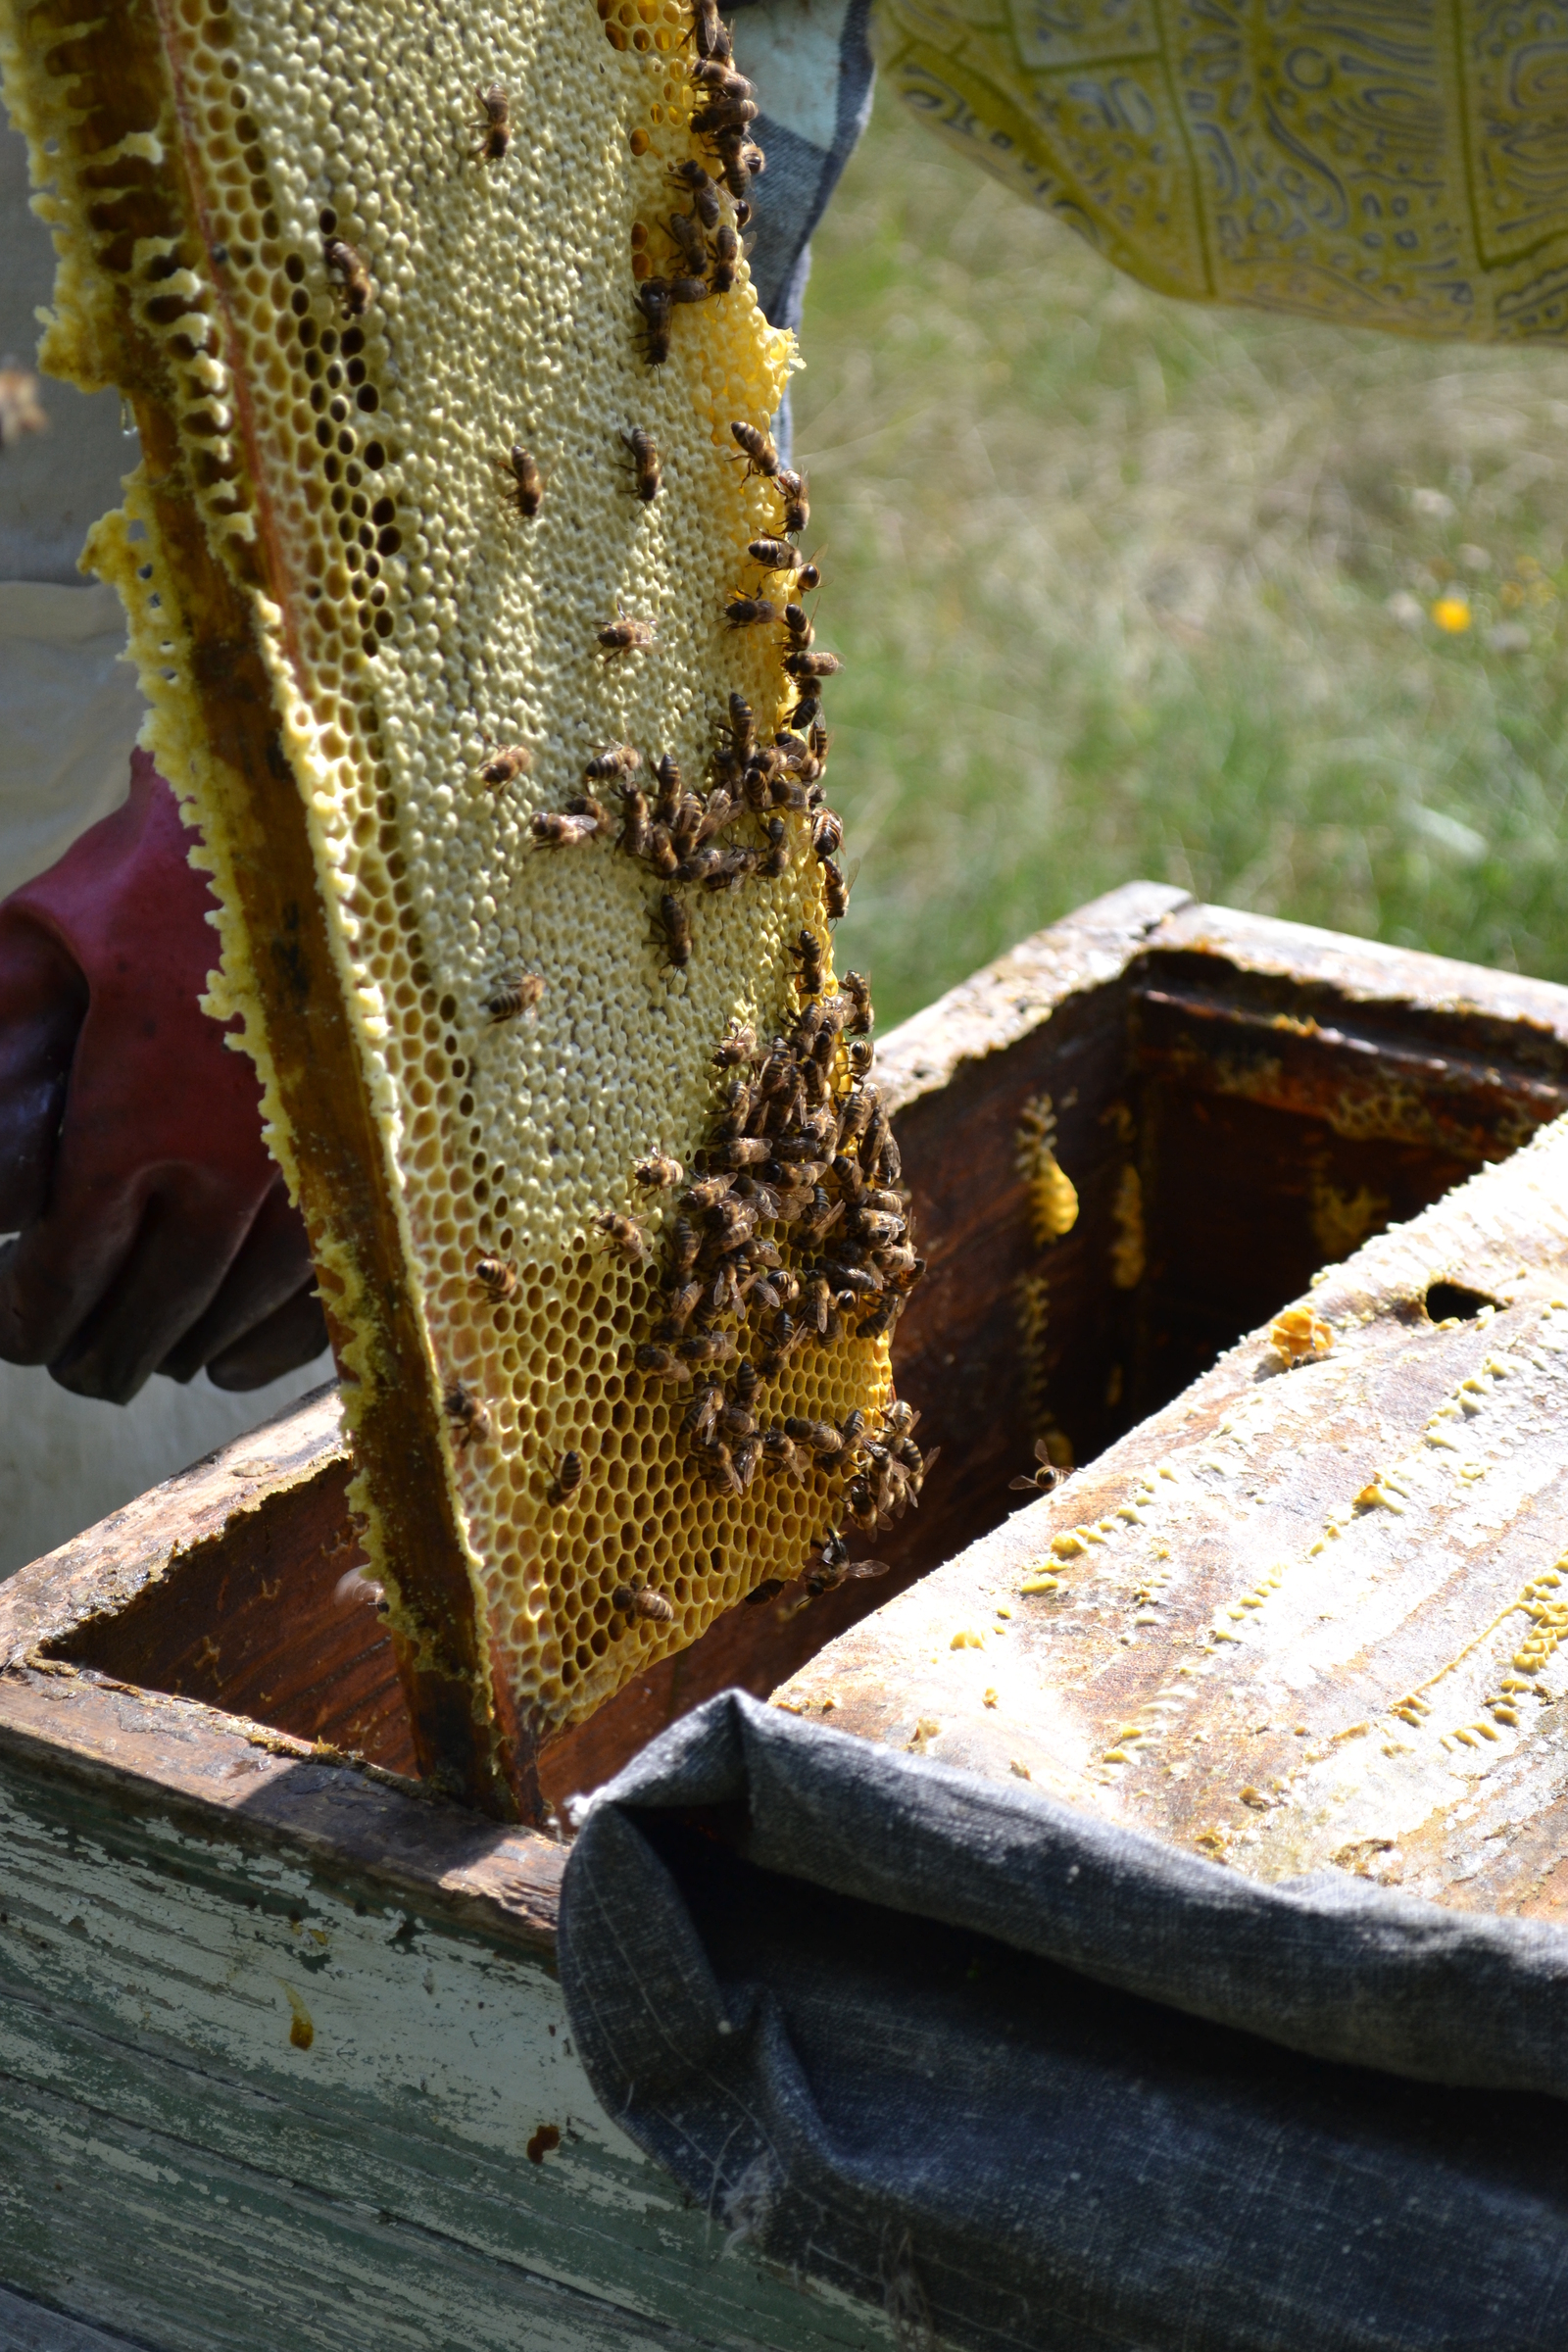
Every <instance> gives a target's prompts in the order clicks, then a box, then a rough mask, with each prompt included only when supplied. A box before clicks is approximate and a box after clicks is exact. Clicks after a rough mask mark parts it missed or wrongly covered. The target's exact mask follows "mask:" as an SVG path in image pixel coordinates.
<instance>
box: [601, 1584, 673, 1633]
mask: <svg viewBox="0 0 1568 2352" xmlns="http://www.w3.org/2000/svg"><path fill="white" fill-rule="evenodd" d="M610 1605H611V1607H612V1608H613V1609H618V1610H619V1611H620V1613H621V1615H622V1616H623V1617H640V1618H641V1619H642V1620H643V1622H644V1624H645V1625H669V1624H671V1623H673V1621H674V1616H675V1610H674V1606H673V1604H672V1603H671V1602H669V1601H667V1600H666V1599H665V1598H664V1595H663V1594H662V1593H654V1592H651V1591H650V1590H649V1588H648V1586H647V1585H644V1584H635V1585H617V1586H616V1587H615V1590H614V1591H613V1593H612V1594H611V1595H610Z"/></svg>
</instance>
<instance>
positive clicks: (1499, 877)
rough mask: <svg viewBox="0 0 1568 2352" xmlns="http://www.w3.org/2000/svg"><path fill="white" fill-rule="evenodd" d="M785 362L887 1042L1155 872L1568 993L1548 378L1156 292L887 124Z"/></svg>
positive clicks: (915, 127) (1550, 370) (880, 114)
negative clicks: (1512, 972)
mask: <svg viewBox="0 0 1568 2352" xmlns="http://www.w3.org/2000/svg"><path fill="white" fill-rule="evenodd" d="M802 341H803V347H804V350H805V353H806V357H807V361H808V367H807V368H806V370H805V372H804V373H802V374H800V375H798V376H797V377H796V378H795V385H794V401H795V417H796V439H797V448H798V451H799V458H798V462H799V463H803V464H805V465H807V466H809V469H810V475H811V494H812V518H811V531H810V533H809V542H810V543H815V544H817V545H819V546H820V548H821V550H822V564H823V571H824V578H825V582H826V586H825V590H824V593H823V596H822V599H821V607H820V611H819V613H818V615H817V618H818V628H819V642H821V643H822V644H825V645H831V646H833V647H834V648H836V649H837V650H838V651H840V652H842V653H843V655H844V656H845V660H846V664H847V667H846V674H845V675H844V676H843V677H842V678H840V679H838V680H837V681H836V682H835V684H834V686H833V687H832V689H831V690H830V695H829V718H830V721H831V724H832V726H833V730H834V756H833V765H832V794H831V797H832V799H833V801H834V803H835V805H836V806H837V807H838V808H840V809H842V811H843V813H844V816H845V820H846V827H847V834H848V842H849V851H850V860H851V865H852V869H853V867H854V864H855V861H856V860H857V859H858V860H859V871H858V878H857V881H856V887H855V892H854V901H853V905H852V907H851V910H850V914H849V916H848V918H847V920H846V921H845V922H844V923H843V925H842V926H841V928H840V934H839V942H840V944H839V950H838V962H839V965H840V968H843V967H844V966H846V965H854V964H860V965H864V966H868V967H869V968H870V970H871V972H872V974H873V977H874V979H875V982H876V993H877V1010H878V1016H879V1019H880V1021H881V1022H882V1023H883V1025H887V1024H889V1023H891V1022H892V1021H894V1020H897V1019H899V1018H901V1017H902V1016H903V1015H904V1014H905V1013H907V1012H909V1011H912V1010H914V1009H915V1008H916V1007H917V1006H919V1005H923V1004H926V1003H928V1002H929V1001H930V999H931V998H932V997H934V996H936V995H937V994H938V993H939V992H940V991H941V990H942V989H944V988H946V987H948V986H950V985H951V984H952V983H953V982H954V981H955V980H957V979H960V978H961V977H962V976H963V975H964V973H966V972H968V971H970V970H972V969H973V968H974V967H975V966H976V965H977V964H980V963H982V962H984V961H985V960H986V959H987V958H988V957H989V956H993V955H995V954H997V953H998V952H999V951H1000V950H1002V949H1003V948H1005V947H1006V946H1008V945H1010V944H1011V942H1012V941H1013V940H1015V939H1017V938H1020V937H1022V936H1023V935H1024V934H1026V933H1027V932H1029V931H1031V930H1034V929H1036V928H1038V926H1039V925H1040V924H1042V923H1044V922H1047V921H1049V920H1051V919H1052V918H1053V917H1054V916H1055V915H1057V914H1060V913H1063V912H1064V911H1065V910H1066V909H1067V908H1069V907H1074V906H1076V905H1078V904H1079V903H1080V902H1082V901H1083V900H1085V899H1088V898H1092V897H1093V896H1095V895H1096V894H1097V893H1098V892H1100V891H1103V890H1107V889H1110V888H1112V887H1113V886H1114V885H1115V884H1117V883H1119V882H1122V881H1126V880H1129V879H1130V878H1132V877H1133V876H1135V875H1146V876H1150V877H1152V878H1153V879H1155V880H1162V881H1169V882H1174V883H1179V884H1181V885H1183V886H1184V887H1185V888H1187V889H1190V890H1192V891H1194V892H1196V893H1198V894H1199V895H1200V896H1202V897H1205V898H1210V899H1215V900H1220V901H1223V902H1225V903H1227V904H1229V905H1232V906H1238V907H1251V908H1255V909H1257V910H1259V911H1262V912H1267V913H1275V914H1283V915H1289V916H1293V917H1295V918H1297V919H1298V920H1300V921H1304V922H1313V923H1322V924H1327V925H1330V926H1332V927H1333V928H1335V929H1338V930H1344V931H1354V932H1362V933H1368V934H1374V935H1376V936H1377V937H1379V938H1382V939H1386V940H1391V941H1394V942H1396V943H1397V944H1399V945H1401V946H1413V947H1426V948H1433V949H1436V950H1439V951H1440V952H1442V953H1444V954H1446V955H1453V956H1467V957H1470V958H1472V959H1474V960H1476V961H1479V962H1484V963H1491V964H1498V965H1503V966H1508V967H1512V968H1517V969H1519V970H1522V971H1529V972H1535V973H1539V974H1543V975H1544V976H1546V977H1548V978H1552V979H1559V980H1568V882H1565V878H1564V877H1563V876H1562V874H1561V873H1560V870H1559V868H1560V850H1559V843H1560V840H1561V837H1562V833H1563V818H1564V800H1565V795H1568V751H1565V747H1564V733H1565V726H1564V721H1565V718H1568V709H1565V705H1568V693H1565V686H1564V667H1563V662H1562V660H1561V647H1562V635H1563V618H1562V614H1563V606H1562V603H1561V601H1560V598H1559V590H1564V591H1568V562H1565V530H1568V353H1562V352H1555V351H1544V350H1542V351H1529V350H1525V351H1504V350H1498V351H1489V350H1477V349H1471V348H1469V347H1467V346H1462V345H1456V344H1446V345H1435V344H1420V343H1411V342H1405V341H1402V340H1399V339H1397V338H1393V337H1386V336H1378V335H1371V334H1367V333H1365V332H1363V331H1360V330H1354V331H1349V330H1339V329H1334V328H1329V327H1323V326H1316V325H1311V324H1308V323H1307V322H1305V321H1302V320H1296V319H1271V318H1268V317H1265V316H1263V315H1261V314H1249V313H1244V312H1233V311H1226V310H1218V309H1205V308H1198V307H1194V306H1189V305H1184V304H1180V303H1175V302H1171V301H1169V300H1167V299H1165V298H1163V297H1161V296H1158V295H1154V294H1149V293H1146V292H1144V290H1143V289H1142V288H1141V287H1138V286H1136V285H1134V284H1133V283H1132V282H1131V281H1130V280H1128V279H1126V278H1123V277H1121V276H1119V275H1118V274H1117V273H1116V272H1115V271H1113V270H1111V269H1110V268H1109V266H1108V265H1107V264H1105V263H1103V262H1102V261H1101V260H1100V259H1099V258H1098V257H1097V256H1096V255H1095V254H1094V253H1093V252H1092V251H1091V250H1090V249H1089V248H1088V247H1087V246H1085V245H1084V244H1083V243H1082V242H1081V241H1080V240H1079V239H1078V238H1077V237H1075V236H1074V235H1073V234H1072V232H1071V231H1069V230H1067V229H1065V228H1062V227H1060V226H1058V225H1057V224H1056V223H1055V222H1054V221H1051V220H1049V219H1048V218H1046V217H1045V216H1044V215H1042V214H1040V213H1037V212H1035V211H1033V210H1031V209H1029V208H1028V207H1026V206H1025V205H1023V204H1022V203H1021V202H1019V201H1018V200H1017V199H1016V198H1015V197H1013V196H1012V195H1011V194H1010V193H1009V192H1008V191H1007V190H1005V188H1003V187H1002V186H1000V185H999V184H998V183H996V182H995V181H993V180H991V179H989V178H987V177H986V176H984V175H983V174H981V173H979V172H976V171H975V169H974V168H973V166H972V165H969V164H968V163H966V162H965V160H964V159H963V158H962V157H960V156H956V155H953V154H950V153H949V152H948V150H946V149H945V148H944V147H943V146H942V145H941V144H940V143H939V142H938V141H937V140H936V139H935V138H934V137H933V136H932V135H931V133H930V132H929V131H927V130H925V129H923V128H922V127H921V126H920V125H919V124H917V123H913V122H910V121H908V120H907V119H906V118H905V117H904V116H903V114H902V111H901V110H899V109H898V108H897V106H896V104H895V102H894V101H892V100H891V99H879V100H878V104H877V108H876V113H875V117H874V120H873V122H872V124H871V127H870V130H869V131H868V133H867V135H866V137H865V139H864V140H863V141H862V143H861V146H860V148H859V150H858V153H857V155H856V158H855V160H854V162H853V163H852V165H851V167H850V170H849V172H847V173H846V175H845V178H844V181H843V182H842V184H841V186H840V189H839V192H838V194H837V196H836V198H835V200H834V203H833V206H832V209H831V211H830V213H829V216H828V219H827V221H825V222H824V223H823V226H822V228H821V230H820V231H819V233H818V235H817V238H816V240H815V244H814V267H813V271H812V277H811V283H810V289H809V296H808V300H807V306H806V321H805V327H804V331H803V337H802ZM1445 602H1446V608H1447V609H1448V610H1449V612H1450V616H1452V617H1458V618H1461V619H1462V618H1463V617H1464V613H1463V610H1462V606H1463V605H1464V604H1465V603H1467V604H1468V615H1469V624H1470V625H1469V626H1467V627H1464V628H1461V629H1458V630H1456V631H1453V632H1451V633H1449V632H1446V631H1445V630H1444V629H1443V628H1442V627H1440V626H1439V625H1438V623H1437V622H1435V621H1434V620H1433V618H1432V617H1431V613H1432V608H1433V606H1434V605H1435V604H1445ZM1455 604H1459V605H1460V606H1461V610H1460V612H1459V613H1457V614H1454V613H1452V608H1453V607H1454V605H1455Z"/></svg>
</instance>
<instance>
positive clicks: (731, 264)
mask: <svg viewBox="0 0 1568 2352" xmlns="http://www.w3.org/2000/svg"><path fill="white" fill-rule="evenodd" d="M740 252H741V241H740V239H739V237H738V236H737V235H736V234H735V231H734V230H733V229H732V228H731V227H730V225H729V223H728V222H727V221H726V222H725V223H724V225H723V227H722V228H719V229H717V230H715V232H714V235H713V267H712V270H711V272H710V274H709V280H708V283H709V286H710V287H711V290H712V292H713V293H714V294H715V295H718V294H728V293H731V292H732V291H733V290H734V285H735V267H736V264H737V263H738V262H739V260H740Z"/></svg>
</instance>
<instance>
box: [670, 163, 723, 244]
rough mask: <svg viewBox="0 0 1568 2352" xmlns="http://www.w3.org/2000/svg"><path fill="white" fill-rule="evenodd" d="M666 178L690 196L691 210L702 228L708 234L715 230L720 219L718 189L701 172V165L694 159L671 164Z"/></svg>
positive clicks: (704, 173) (715, 184) (705, 173)
mask: <svg viewBox="0 0 1568 2352" xmlns="http://www.w3.org/2000/svg"><path fill="white" fill-rule="evenodd" d="M668 176H669V178H671V179H672V180H673V181H674V182H675V185H676V186H677V187H679V188H683V189H684V190H685V191H686V193H687V194H688V195H689V196H690V198H691V200H692V210H693V211H694V212H695V213H696V215H697V218H698V220H699V221H701V222H702V224H703V226H704V228H706V229H708V230H709V231H710V233H711V231H712V230H714V229H715V228H717V226H718V223H719V218H720V216H719V208H718V187H717V183H716V182H715V181H714V180H712V179H711V178H710V177H709V175H708V173H707V172H705V171H704V170H703V167H702V165H701V164H700V163H698V162H697V161H696V159H695V158H692V159H690V160H688V161H687V162H686V163H683V164H672V165H671V166H670V168H669V173H668Z"/></svg>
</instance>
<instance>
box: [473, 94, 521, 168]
mask: <svg viewBox="0 0 1568 2352" xmlns="http://www.w3.org/2000/svg"><path fill="white" fill-rule="evenodd" d="M473 95H474V102H475V104H476V105H477V107H478V109H479V121H478V125H477V127H478V129H479V132H480V134H481V135H480V140H479V144H478V146H477V148H476V149H475V150H474V161H475V163H484V164H499V163H500V161H501V158H502V157H503V156H504V155H505V154H506V152H507V149H508V148H509V147H510V146H511V145H512V101H511V99H510V98H509V97H508V96H507V85H506V83H505V82H503V81H493V82H492V83H491V84H490V87H489V88H488V89H487V90H475V91H474V93H473Z"/></svg>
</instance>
